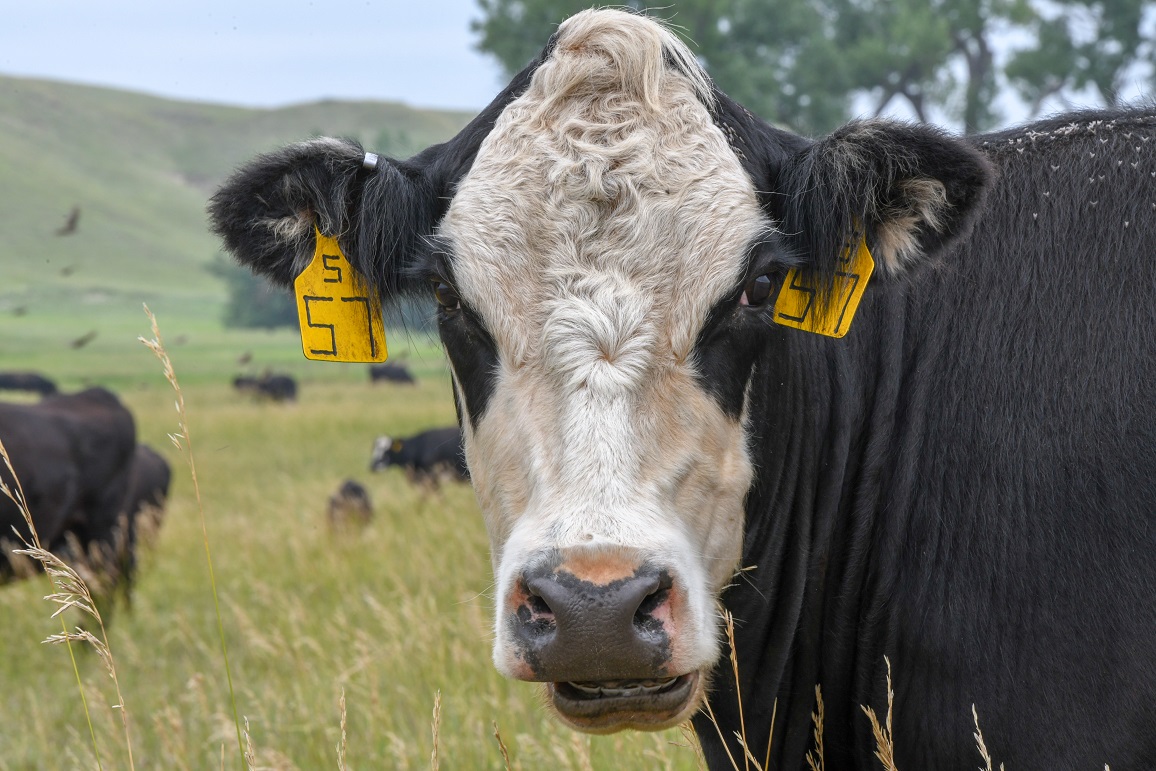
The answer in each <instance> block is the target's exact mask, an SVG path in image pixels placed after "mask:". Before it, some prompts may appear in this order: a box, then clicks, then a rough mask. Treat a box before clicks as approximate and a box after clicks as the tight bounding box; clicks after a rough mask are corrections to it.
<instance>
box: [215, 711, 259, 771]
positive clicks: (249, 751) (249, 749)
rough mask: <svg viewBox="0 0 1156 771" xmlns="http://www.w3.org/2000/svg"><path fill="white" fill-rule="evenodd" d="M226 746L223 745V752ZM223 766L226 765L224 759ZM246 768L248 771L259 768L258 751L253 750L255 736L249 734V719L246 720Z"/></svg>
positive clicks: (222, 759) (222, 760)
mask: <svg viewBox="0 0 1156 771" xmlns="http://www.w3.org/2000/svg"><path fill="white" fill-rule="evenodd" d="M224 749H225V747H224V745H221V750H222V752H223V751H224ZM221 764H222V765H224V758H223V757H222V758H221ZM245 768H246V769H248V771H255V769H256V768H257V751H256V750H255V749H253V735H252V734H251V733H249V718H247V717H246V718H245Z"/></svg>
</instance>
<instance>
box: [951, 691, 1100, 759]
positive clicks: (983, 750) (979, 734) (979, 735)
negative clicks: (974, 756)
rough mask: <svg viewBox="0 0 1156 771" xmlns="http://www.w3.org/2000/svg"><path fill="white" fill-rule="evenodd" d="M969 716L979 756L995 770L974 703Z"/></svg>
mask: <svg viewBox="0 0 1156 771" xmlns="http://www.w3.org/2000/svg"><path fill="white" fill-rule="evenodd" d="M971 717H972V719H973V720H975V733H974V734H973V736H975V746H976V747H977V748H978V749H979V755H980V757H982V758H983V762H984V768H985V769H986V771H995V769H993V768H992V760H991V754H990V753H989V752H988V751H987V745H986V744H984V743H983V731H981V730H979V713H978V712H976V711H975V705H974V704H972V705H971ZM1107 769H1108V767H1107V766H1104V771H1107ZM999 771H1004V769H1003V763H1000V764H999Z"/></svg>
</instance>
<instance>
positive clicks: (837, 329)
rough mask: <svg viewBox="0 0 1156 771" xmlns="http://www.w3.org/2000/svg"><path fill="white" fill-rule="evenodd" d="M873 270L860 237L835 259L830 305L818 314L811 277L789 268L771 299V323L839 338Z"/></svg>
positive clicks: (869, 257) (860, 298) (848, 322)
mask: <svg viewBox="0 0 1156 771" xmlns="http://www.w3.org/2000/svg"><path fill="white" fill-rule="evenodd" d="M874 270H875V260H874V259H873V258H872V257H871V252H870V251H869V250H868V249H867V241H866V240H865V239H864V238H863V237H862V236H860V238H859V243H858V244H856V246H855V249H854V250H852V249H850V248H849V249H847V250H846V252H844V254H843V258H842V259H841V260H840V261H839V269H838V270H837V271H836V272H835V291H834V293H833V294H832V296H831V304H830V305H829V306H828V308H827V312H826V313H821V312H820V308H819V307H818V306H817V305H816V303H815V298H816V294H817V293H816V291H815V288H814V285H813V278H812V277H811V276H810V275H809V274H808V273H807V272H806V271H802V270H799V269H798V268H791V270H790V271H789V272H788V273H787V277H786V278H785V279H784V280H783V288H782V289H780V290H779V296H778V297H777V298H776V299H775V323H776V324H782V325H783V326H784V327H794V328H795V329H801V330H803V331H804V332H816V333H818V334H820V335H826V336H828V337H842V336H843V335H845V334H847V330H848V329H850V328H851V320H852V319H853V318H854V317H855V311H856V309H858V307H859V301H860V300H862V299H863V290H865V289H866V288H867V279H869V278H871V273H872V272H873V271H874Z"/></svg>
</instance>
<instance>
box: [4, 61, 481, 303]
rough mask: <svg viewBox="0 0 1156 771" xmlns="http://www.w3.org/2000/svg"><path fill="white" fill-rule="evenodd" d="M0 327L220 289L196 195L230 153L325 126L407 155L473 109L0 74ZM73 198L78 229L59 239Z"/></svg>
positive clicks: (201, 297)
mask: <svg viewBox="0 0 1156 771" xmlns="http://www.w3.org/2000/svg"><path fill="white" fill-rule="evenodd" d="M0 105H2V107H0V238H2V244H0V325H2V324H4V318H5V316H6V315H8V314H11V313H12V312H13V311H16V312H17V313H20V312H27V313H33V312H43V311H46V310H63V309H64V308H65V306H68V305H75V304H78V303H79V304H84V305H90V306H91V305H94V304H101V303H107V302H110V301H114V300H115V299H117V298H129V299H132V300H133V301H134V302H133V303H131V305H132V310H131V312H132V313H134V314H137V313H139V308H140V305H139V302H136V301H137V300H139V299H147V298H150V297H151V298H154V301H156V300H160V299H162V298H173V299H178V300H179V299H185V300H192V299H196V300H197V301H198V302H200V303H207V304H209V305H215V304H216V303H217V302H219V299H220V298H221V296H222V293H223V286H222V285H221V283H220V281H219V279H217V278H215V277H214V276H212V275H211V274H209V273H208V272H207V271H206V270H205V269H204V266H205V265H206V263H208V262H210V261H211V260H212V258H213V256H214V255H215V254H216V252H217V249H218V247H217V243H216V240H215V239H214V238H213V236H212V235H210V234H209V233H208V232H207V229H206V226H205V214H204V207H205V201H206V199H207V198H208V196H209V195H210V194H211V193H212V191H213V189H214V188H215V187H216V185H217V184H218V183H219V182H220V181H221V179H222V178H223V177H224V176H225V175H226V174H228V173H229V171H230V170H231V169H232V168H234V167H235V166H236V165H237V164H239V163H241V162H242V161H244V160H246V159H248V158H249V157H251V156H253V155H254V154H256V153H258V152H263V151H267V150H270V149H272V148H274V147H276V146H278V145H281V144H285V143H288V142H293V141H298V140H301V139H306V138H308V137H310V136H315V135H319V134H327V135H334V136H344V137H352V138H354V139H357V140H359V141H361V142H362V143H363V144H365V145H366V146H367V147H368V148H372V149H374V150H377V151H379V152H383V153H386V154H389V155H393V156H396V157H405V156H408V155H410V154H411V153H413V152H415V151H416V150H418V149H420V148H422V147H424V146H426V145H427V144H430V143H433V142H438V141H442V140H444V139H446V138H448V137H450V136H452V135H453V134H454V133H456V132H457V131H458V129H460V128H461V127H462V126H463V125H465V123H466V122H467V121H468V120H469V118H470V117H471V116H470V115H469V114H467V113H451V112H437V111H429V110H415V109H411V108H409V107H407V106H405V105H401V104H394V103H378V102H320V103H312V104H303V105H295V106H291V107H285V108H282V109H245V108H239V107H226V106H220V105H212V104H199V103H192V102H177V101H171V100H167V99H161V98H157V97H152V96H145V95H141V94H136V93H128V92H123V91H116V90H111V89H104V88H93V87H89V86H78V85H70V84H65V83H57V82H50V81H43V80H31V79H23V78H9V77H0ZM74 206H78V207H80V219H79V223H78V229H77V232H76V233H75V234H74V235H69V236H57V235H54V232H55V231H56V230H57V229H58V228H60V227H61V226H62V225H63V224H64V222H65V220H66V218H67V216H68V213H69V211H70V210H71V209H72V208H73V207H74Z"/></svg>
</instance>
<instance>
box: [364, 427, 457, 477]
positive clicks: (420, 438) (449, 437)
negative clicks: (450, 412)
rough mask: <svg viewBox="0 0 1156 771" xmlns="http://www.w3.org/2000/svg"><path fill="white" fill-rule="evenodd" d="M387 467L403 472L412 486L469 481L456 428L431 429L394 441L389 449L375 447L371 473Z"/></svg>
mask: <svg viewBox="0 0 1156 771" xmlns="http://www.w3.org/2000/svg"><path fill="white" fill-rule="evenodd" d="M379 441H380V440H379ZM390 466H397V467H399V468H401V469H402V470H404V471H405V473H406V476H408V477H409V479H410V481H412V482H415V483H419V484H428V485H431V486H433V487H435V488H436V487H437V486H438V484H439V483H440V481H441V480H442V479H443V478H448V479H450V480H453V481H458V482H464V481H466V480H467V479H469V478H470V472H469V469H468V468H466V458H465V455H464V454H463V453H462V433H461V431H460V430H459V429H458V427H457V426H452V427H449V428H433V429H430V430H429V431H422V432H421V433H419V434H414V435H413V436H409V437H402V438H399V439H394V440H392V441H390V442H389V446H385V447H375V448H374V453H373V458H372V460H371V461H370V466H369V467H370V470H371V471H380V470H381V469H385V468H389V467H390Z"/></svg>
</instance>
